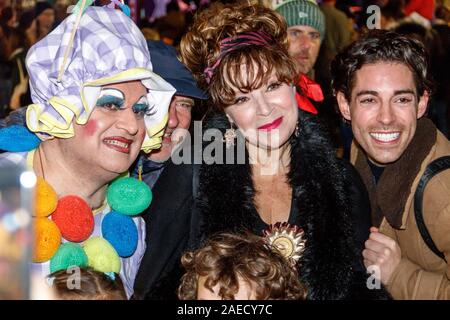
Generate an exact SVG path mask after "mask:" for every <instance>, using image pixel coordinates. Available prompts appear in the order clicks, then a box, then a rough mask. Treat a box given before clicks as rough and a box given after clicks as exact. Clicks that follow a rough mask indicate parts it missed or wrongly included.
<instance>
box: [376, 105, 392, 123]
mask: <svg viewBox="0 0 450 320" xmlns="http://www.w3.org/2000/svg"><path fill="white" fill-rule="evenodd" d="M377 121H378V122H380V123H382V124H384V125H389V124H391V123H393V122H394V121H395V113H394V110H393V108H392V106H391V105H390V103H386V102H385V103H382V104H381V107H380V109H379V110H378V114H377Z"/></svg>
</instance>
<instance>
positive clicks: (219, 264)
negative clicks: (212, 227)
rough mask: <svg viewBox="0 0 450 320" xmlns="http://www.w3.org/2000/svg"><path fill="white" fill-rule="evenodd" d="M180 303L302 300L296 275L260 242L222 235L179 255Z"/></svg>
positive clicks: (259, 239) (285, 262)
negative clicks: (193, 250) (183, 270)
mask: <svg viewBox="0 0 450 320" xmlns="http://www.w3.org/2000/svg"><path fill="white" fill-rule="evenodd" d="M181 262H182V264H183V266H184V267H185V269H186V271H187V272H186V274H185V275H184V276H183V278H182V280H181V285H180V287H179V288H178V297H179V298H180V299H181V300H195V299H199V300H202V299H204V300H214V299H224V300H233V299H239V300H267V299H289V300H296V299H302V298H304V297H305V290H304V288H303V287H302V285H301V284H300V282H299V279H298V274H297V272H296V270H295V269H294V268H292V267H291V265H290V264H289V262H288V261H287V260H286V258H284V257H283V256H282V255H281V254H280V253H278V252H276V251H275V250H272V249H270V247H269V245H268V244H267V242H266V241H264V239H263V238H260V237H257V236H254V235H246V236H245V237H244V236H239V235H234V234H229V233H222V234H218V235H216V236H213V237H212V238H210V239H209V240H208V241H207V243H206V245H205V246H204V247H203V248H201V249H199V250H197V251H195V252H187V253H185V254H184V255H183V257H182V259H181Z"/></svg>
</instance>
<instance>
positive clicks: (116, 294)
mask: <svg viewBox="0 0 450 320" xmlns="http://www.w3.org/2000/svg"><path fill="white" fill-rule="evenodd" d="M69 270H70V269H68V270H60V271H56V272H54V273H52V274H51V275H49V278H50V279H51V281H52V282H53V283H52V287H53V288H54V290H55V292H56V295H57V297H58V298H59V299H63V300H126V299H127V297H126V294H125V290H124V287H123V283H122V280H121V279H120V277H119V275H118V274H115V273H112V274H105V273H103V272H99V271H95V270H93V269H92V268H74V269H73V270H71V271H70V272H69Z"/></svg>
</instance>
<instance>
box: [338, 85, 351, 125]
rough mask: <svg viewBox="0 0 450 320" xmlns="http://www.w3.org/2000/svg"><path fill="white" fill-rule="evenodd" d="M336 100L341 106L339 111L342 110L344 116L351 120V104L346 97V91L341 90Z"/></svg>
mask: <svg viewBox="0 0 450 320" xmlns="http://www.w3.org/2000/svg"><path fill="white" fill-rule="evenodd" d="M336 100H337V103H338V106H339V111H340V112H341V114H342V116H343V117H344V119H345V120H348V121H351V120H352V117H351V115H350V104H349V102H348V101H347V98H346V97H345V95H344V93H343V92H342V91H339V92H338V93H337V95H336Z"/></svg>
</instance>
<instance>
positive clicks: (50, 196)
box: [34, 177, 58, 217]
mask: <svg viewBox="0 0 450 320" xmlns="http://www.w3.org/2000/svg"><path fill="white" fill-rule="evenodd" d="M34 201H35V206H34V216H35V217H48V216H49V215H51V214H52V213H53V211H55V209H56V205H57V204H58V195H57V194H56V192H55V190H53V188H52V186H51V185H49V184H48V183H47V182H46V181H45V180H44V179H42V178H41V177H38V178H37V183H36V192H35V198H34Z"/></svg>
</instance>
